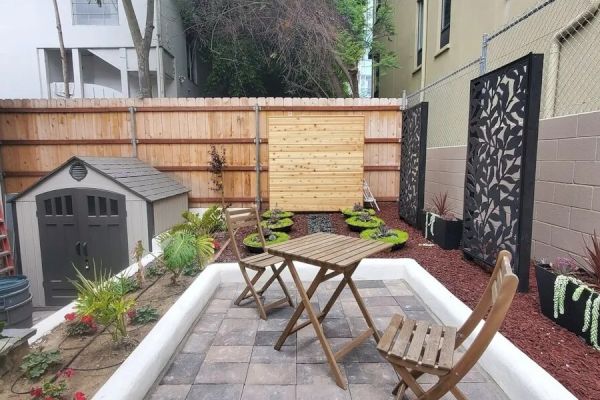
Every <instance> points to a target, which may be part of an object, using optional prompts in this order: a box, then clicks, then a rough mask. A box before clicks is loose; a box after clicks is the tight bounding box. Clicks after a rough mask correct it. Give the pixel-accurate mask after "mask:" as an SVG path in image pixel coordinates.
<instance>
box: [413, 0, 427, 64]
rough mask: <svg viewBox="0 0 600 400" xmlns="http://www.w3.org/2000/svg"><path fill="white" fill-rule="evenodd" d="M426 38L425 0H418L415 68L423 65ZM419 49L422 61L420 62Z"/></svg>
mask: <svg viewBox="0 0 600 400" xmlns="http://www.w3.org/2000/svg"><path fill="white" fill-rule="evenodd" d="M424 38H425V0H417V11H416V14H415V69H418V68H420V67H421V65H423V57H424V56H425V54H423V47H424V46H423V45H424ZM419 51H421V61H420V62H419Z"/></svg>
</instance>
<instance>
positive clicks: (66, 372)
mask: <svg viewBox="0 0 600 400" xmlns="http://www.w3.org/2000/svg"><path fill="white" fill-rule="evenodd" d="M74 373H75V371H73V368H67V369H65V370H62V371H61V372H60V374H61V375H62V376H64V377H65V378H70V377H72V376H73V374H74Z"/></svg>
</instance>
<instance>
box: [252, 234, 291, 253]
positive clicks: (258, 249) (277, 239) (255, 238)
mask: <svg viewBox="0 0 600 400" xmlns="http://www.w3.org/2000/svg"><path fill="white" fill-rule="evenodd" d="M263 236H264V237H265V243H266V244H267V246H269V245H272V244H276V243H281V242H285V241H286V240H289V238H290V236H289V235H288V234H287V233H285V232H275V231H272V230H270V229H263ZM243 243H244V246H246V248H247V249H248V251H249V252H251V253H262V252H263V251H264V249H263V244H262V242H261V240H260V236H259V235H258V233H257V232H255V233H251V234H249V235H248V236H246V237H245V238H244V241H243Z"/></svg>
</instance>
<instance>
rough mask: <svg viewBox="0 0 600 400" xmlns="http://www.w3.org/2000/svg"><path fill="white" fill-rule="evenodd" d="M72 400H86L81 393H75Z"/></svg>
mask: <svg viewBox="0 0 600 400" xmlns="http://www.w3.org/2000/svg"><path fill="white" fill-rule="evenodd" d="M73 400H87V399H86V397H85V394H84V393H83V392H76V393H75V394H74V395H73Z"/></svg>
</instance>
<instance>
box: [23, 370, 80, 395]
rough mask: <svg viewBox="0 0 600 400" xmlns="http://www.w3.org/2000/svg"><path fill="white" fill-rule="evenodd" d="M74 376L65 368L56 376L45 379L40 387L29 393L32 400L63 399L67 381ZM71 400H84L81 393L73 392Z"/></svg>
mask: <svg viewBox="0 0 600 400" xmlns="http://www.w3.org/2000/svg"><path fill="white" fill-rule="evenodd" d="M73 374H74V371H73V369H71V368H67V369H65V370H62V371H59V372H58V373H57V374H56V375H54V376H52V377H50V378H48V379H45V380H44V381H43V382H42V386H38V387H33V388H31V390H30V391H29V395H30V396H31V399H32V400H60V399H64V398H65V397H64V395H65V392H66V391H67V390H68V385H67V379H70V378H71V377H72V376H73ZM73 400H86V396H85V394H84V393H83V392H75V393H74V394H73Z"/></svg>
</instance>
